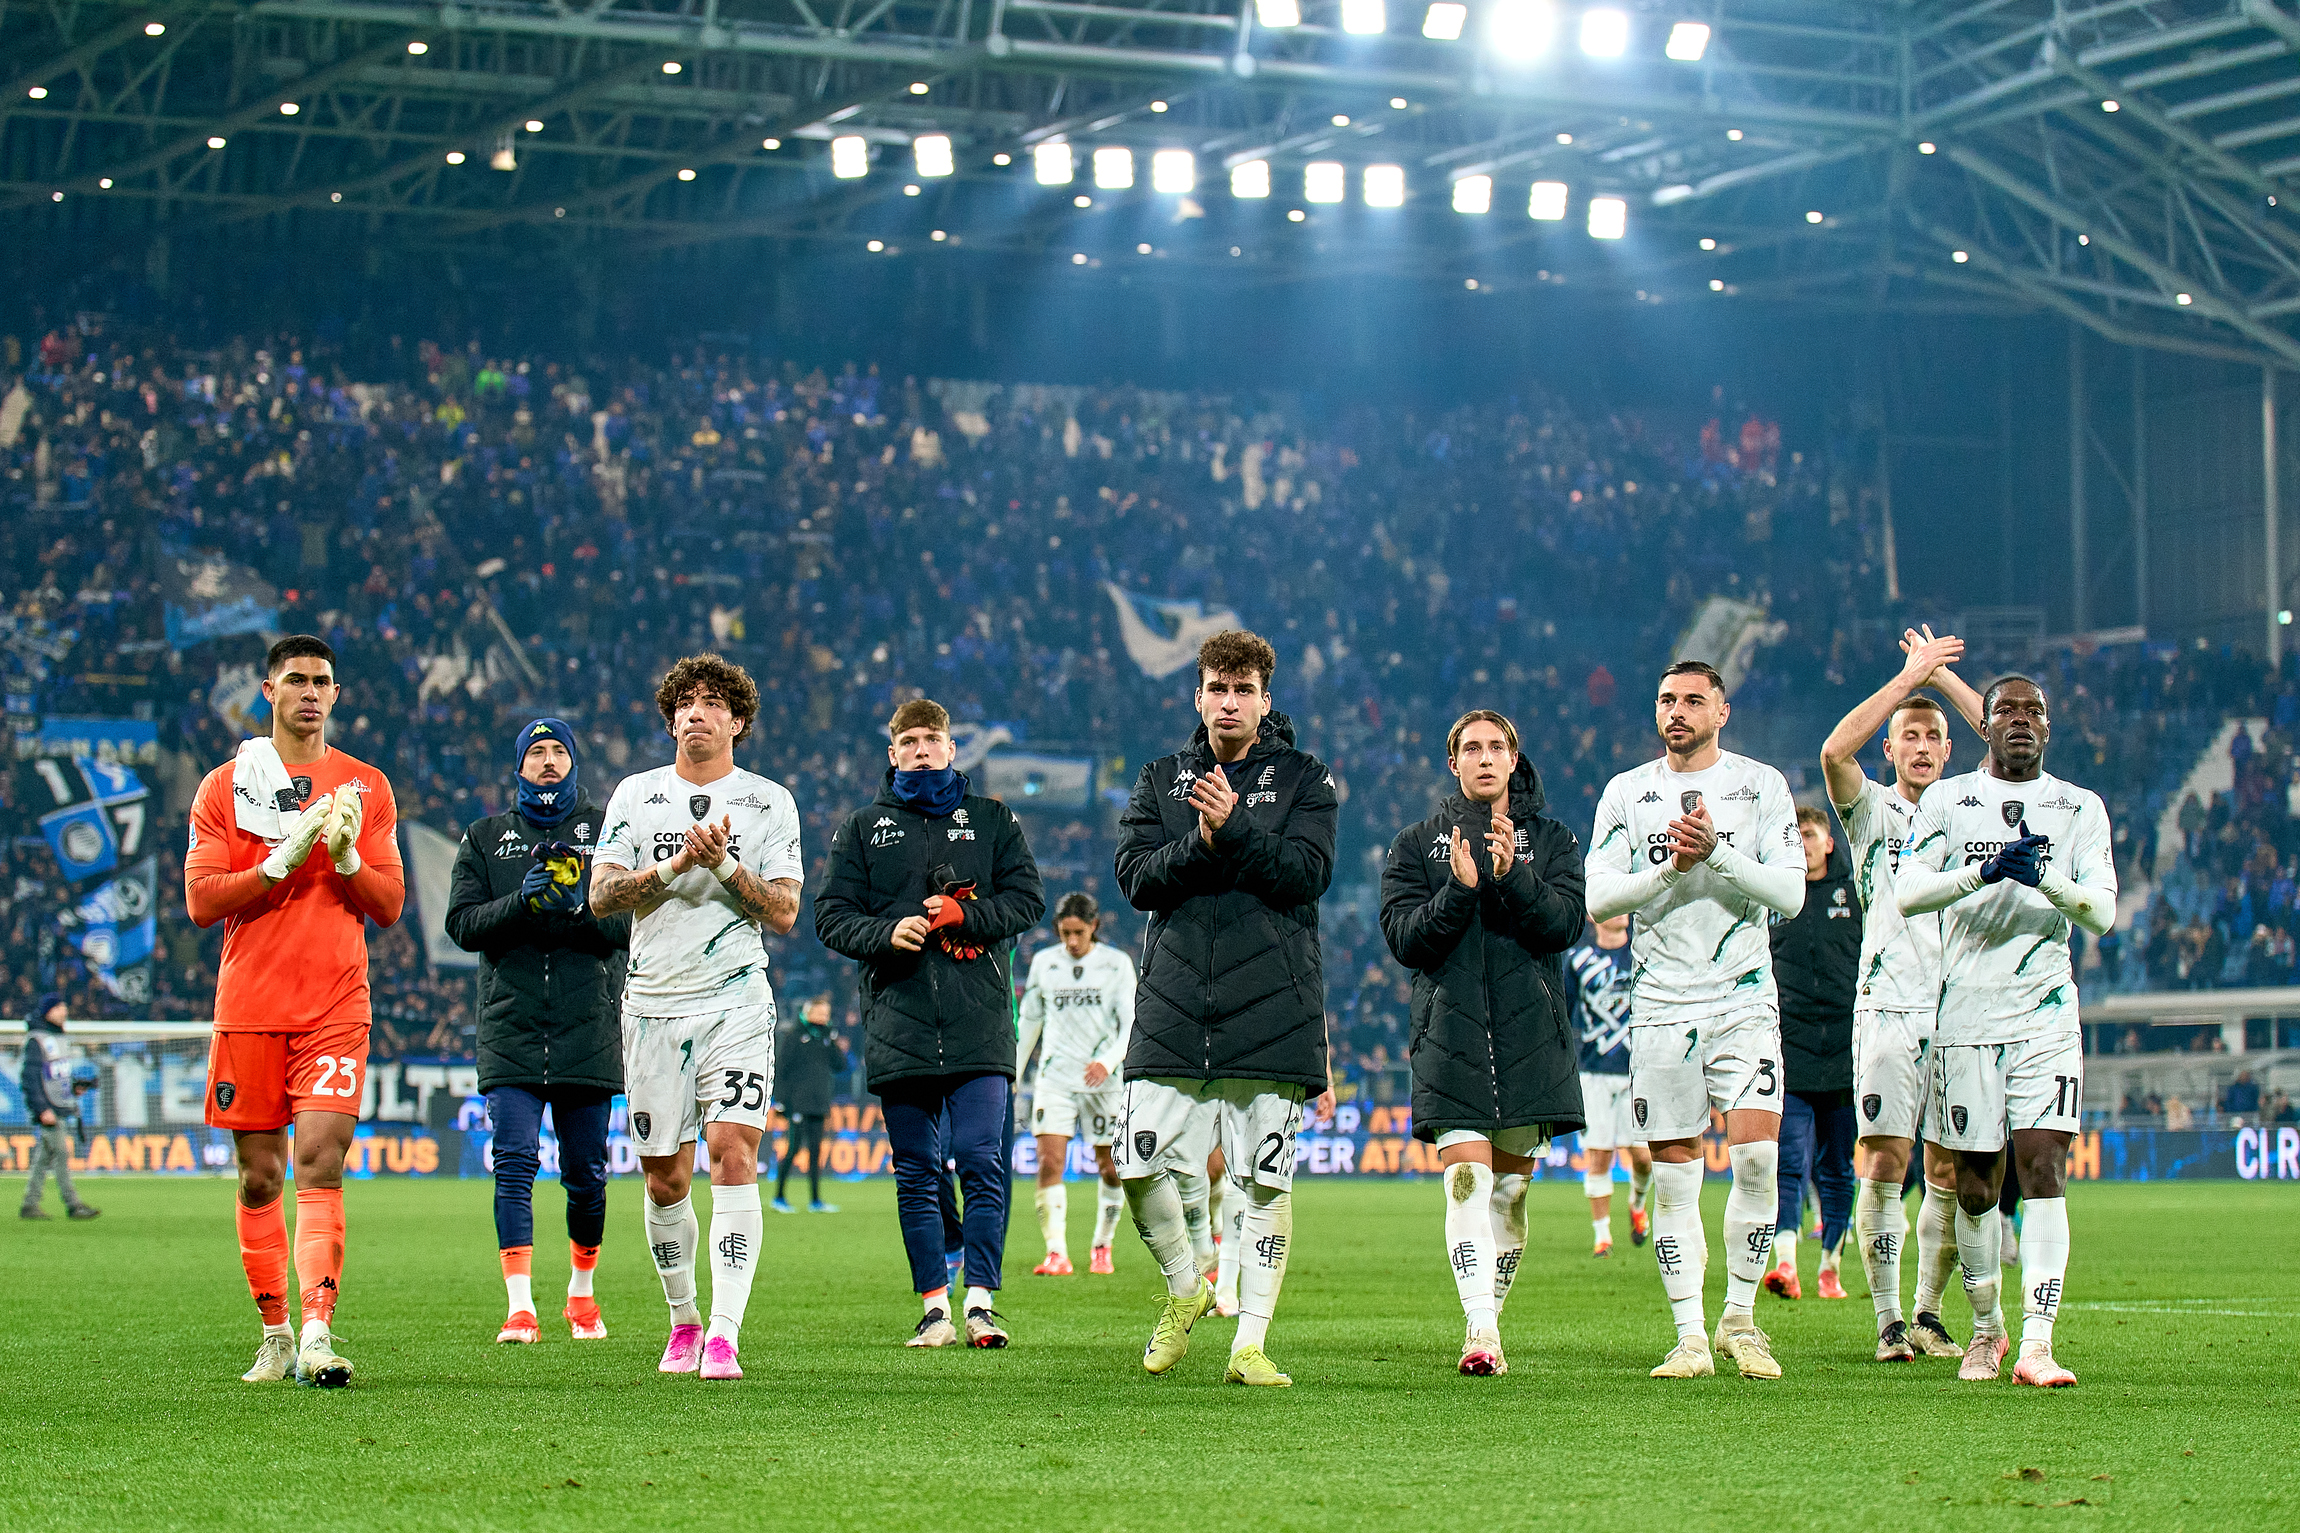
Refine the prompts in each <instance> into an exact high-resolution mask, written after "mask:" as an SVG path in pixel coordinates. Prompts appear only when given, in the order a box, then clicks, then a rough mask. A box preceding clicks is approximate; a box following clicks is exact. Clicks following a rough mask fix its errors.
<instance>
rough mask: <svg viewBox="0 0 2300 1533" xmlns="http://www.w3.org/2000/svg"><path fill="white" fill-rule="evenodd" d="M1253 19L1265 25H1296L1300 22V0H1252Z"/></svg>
mask: <svg viewBox="0 0 2300 1533" xmlns="http://www.w3.org/2000/svg"><path fill="white" fill-rule="evenodd" d="M1254 19H1255V20H1256V21H1259V22H1260V23H1261V24H1262V25H1263V26H1265V27H1298V26H1300V25H1301V24H1302V3H1301V0H1254Z"/></svg>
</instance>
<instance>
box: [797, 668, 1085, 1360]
mask: <svg viewBox="0 0 2300 1533" xmlns="http://www.w3.org/2000/svg"><path fill="white" fill-rule="evenodd" d="M887 734H888V736H889V738H890V739H891V741H892V744H890V745H889V746H888V747H887V759H888V760H889V762H891V763H892V765H891V766H890V767H889V769H888V771H887V774H886V781H885V782H884V784H883V785H881V787H880V788H879V791H878V797H877V798H875V799H873V800H872V801H871V802H870V803H869V804H866V805H865V806H864V807H862V808H860V809H858V810H856V811H855V812H854V813H853V814H850V815H848V816H847V817H846V821H845V823H843V824H842V825H840V826H839V828H838V832H837V834H836V835H834V836H833V837H832V838H831V865H830V872H829V874H828V876H827V877H826V879H825V880H824V883H823V886H822V888H821V889H820V890H819V891H818V892H817V893H816V895H815V936H816V937H818V938H819V939H821V941H822V944H823V946H824V947H827V948H829V949H830V950H831V951H832V952H834V953H843V954H845V955H846V956H847V957H849V958H852V959H854V960H856V961H857V962H858V963H860V964H861V965H862V1012H863V1066H864V1069H865V1071H866V1073H867V1074H868V1076H869V1078H870V1089H871V1090H872V1091H874V1092H876V1093H877V1094H878V1097H879V1100H880V1102H881V1104H882V1105H883V1108H884V1111H885V1115H886V1136H887V1143H888V1145H889V1147H890V1148H891V1149H892V1151H893V1153H894V1175H895V1206H896V1209H897V1211H898V1212H899V1214H900V1215H901V1219H902V1243H903V1249H904V1250H905V1251H906V1252H907V1253H908V1254H909V1256H910V1272H911V1286H912V1287H913V1288H915V1289H916V1290H917V1291H918V1292H919V1294H920V1295H921V1296H922V1297H923V1298H924V1300H925V1307H926V1315H925V1318H923V1319H922V1320H920V1321H919V1323H918V1330H917V1332H916V1334H914V1335H913V1336H912V1337H911V1339H910V1342H909V1343H908V1344H909V1345H911V1346H916V1347H944V1346H949V1345H950V1344H951V1343H953V1342H955V1341H957V1340H958V1339H959V1337H958V1329H957V1326H956V1325H954V1324H953V1322H952V1319H951V1316H952V1315H953V1314H954V1313H955V1314H960V1315H962V1317H963V1323H964V1325H965V1332H966V1342H967V1344H968V1345H969V1346H975V1347H1003V1346H1005V1345H1006V1342H1007V1334H1006V1329H1005V1327H1004V1325H1003V1324H1002V1323H1001V1322H1000V1318H999V1316H998V1314H997V1312H996V1311H995V1310H993V1309H992V1307H991V1294H992V1293H993V1292H995V1291H996V1290H997V1288H998V1286H999V1267H1000V1264H1001V1263H1002V1262H1003V1261H1004V1260H1005V1257H1006V1192H1007V1168H1006V1161H1005V1158H1004V1156H1003V1154H1002V1153H1001V1146H1002V1145H1003V1144H1004V1142H1005V1137H1006V1130H1007V1126H1008V1124H1009V1123H1010V1122H1011V1120H1012V1117H1013V1106H1012V1102H1013V1089H1014V981H1013V973H1012V953H1013V944H1014V939H1015V938H1016V937H1018V936H1020V935H1021V934H1022V933H1024V932H1026V931H1028V930H1029V929H1030V928H1031V927H1033V926H1036V925H1037V924H1038V921H1039V918H1040V917H1041V916H1043V915H1045V914H1046V892H1045V888H1044V886H1043V885H1042V884H1041V883H1040V881H1039V877H1038V864H1037V863H1036V862H1034V861H1032V860H1031V856H1030V848H1029V846H1028V845H1027V844H1026V843H1025V842H1024V840H1023V836H1022V825H1021V822H1020V821H1018V820H1016V819H1015V817H1014V812H1013V811H1012V810H1010V809H1008V808H1007V807H1006V806H1005V805H1004V804H1002V803H1000V802H999V801H998V800H996V799H994V798H982V797H979V796H977V795H975V794H972V793H969V792H968V791H967V781H966V776H965V774H964V773H961V772H959V771H957V770H956V769H955V768H953V767H952V765H951V761H952V758H953V757H954V756H955V754H956V751H955V749H954V748H953V746H952V745H951V740H950V715H949V714H948V713H947V712H945V711H944V710H943V708H942V706H941V705H940V704H938V703H935V702H932V701H929V700H928V699H926V698H914V699H912V700H911V701H909V702H906V703H904V704H903V705H902V706H901V707H899V708H897V709H896V710H895V712H894V717H893V718H892V719H890V720H888V721H887ZM946 1112H947V1113H948V1115H949V1123H950V1131H949V1134H948V1136H947V1137H948V1142H947V1143H945V1135H944V1134H943V1132H942V1131H941V1128H940V1124H941V1122H942V1120H943V1117H944V1114H945V1113H946ZM946 1157H947V1158H949V1159H952V1160H956V1161H957V1162H958V1180H959V1187H960V1190H961V1191H962V1192H963V1193H964V1194H965V1202H966V1211H965V1220H964V1222H965V1229H966V1282H967V1289H966V1298H965V1306H964V1309H963V1310H955V1309H954V1308H953V1307H952V1302H951V1301H952V1295H951V1294H950V1291H949V1289H950V1280H949V1276H948V1269H947V1268H946V1267H945V1266H944V1264H943V1249H942V1212H941V1208H940V1205H939V1203H938V1200H937V1192H938V1189H939V1188H940V1185H941V1182H942V1166H943V1162H944V1160H945V1158H946Z"/></svg>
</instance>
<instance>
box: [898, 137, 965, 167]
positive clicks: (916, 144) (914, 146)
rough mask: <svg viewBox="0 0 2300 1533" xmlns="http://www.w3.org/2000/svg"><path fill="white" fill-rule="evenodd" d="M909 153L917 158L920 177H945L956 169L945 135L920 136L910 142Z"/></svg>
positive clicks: (948, 139)
mask: <svg viewBox="0 0 2300 1533" xmlns="http://www.w3.org/2000/svg"><path fill="white" fill-rule="evenodd" d="M910 152H911V153H912V154H913V155H914V156H916V157H917V160H918V173H919V174H920V175H922V176H947V175H949V174H950V173H951V172H952V171H954V170H956V169H957V168H958V165H957V162H956V161H955V160H954V159H953V158H952V157H951V152H950V135H949V134H947V133H926V134H921V135H920V136H919V137H917V138H914V139H912V140H911V141H910Z"/></svg>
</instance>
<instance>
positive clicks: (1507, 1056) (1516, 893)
mask: <svg viewBox="0 0 2300 1533" xmlns="http://www.w3.org/2000/svg"><path fill="white" fill-rule="evenodd" d="M1543 803H1544V799H1543V796H1542V791H1541V778H1540V777H1539V775H1538V774H1536V773H1535V771H1534V770H1533V766H1532V764H1531V763H1530V762H1527V761H1524V760H1522V759H1521V760H1520V761H1519V762H1518V766H1517V770H1516V771H1514V772H1513V773H1511V774H1510V779H1509V817H1510V821H1511V823H1512V824H1514V825H1515V826H1516V828H1517V838H1516V840H1517V856H1516V860H1515V861H1514V862H1512V864H1511V865H1510V870H1509V872H1508V874H1506V875H1505V876H1503V877H1501V878H1498V879H1497V878H1495V877H1494V876H1493V865H1492V862H1491V861H1490V859H1489V858H1488V856H1487V854H1486V851H1485V836H1486V831H1487V830H1488V829H1489V828H1491V826H1492V824H1493V811H1492V809H1491V807H1490V806H1488V805H1485V804H1473V803H1471V802H1470V801H1469V799H1468V798H1467V797H1466V796H1464V795H1462V794H1459V793H1454V794H1449V795H1448V796H1447V797H1446V798H1445V799H1444V800H1442V801H1441V802H1440V803H1439V804H1438V807H1437V812H1436V813H1435V814H1433V815H1431V816H1430V817H1429V818H1428V819H1426V820H1423V821H1422V822H1421V823H1420V824H1418V825H1413V826H1409V827H1407V828H1406V829H1405V830H1403V831H1401V832H1399V833H1398V838H1397V840H1396V841H1394V842H1393V843H1391V845H1390V860H1389V865H1388V866H1387V867H1386V868H1384V869H1383V872H1382V936H1383V938H1384V939H1385V940H1387V941H1388V943H1389V947H1390V952H1391V954H1392V955H1393V956H1394V957H1396V959H1397V961H1398V962H1399V963H1401V964H1403V965H1405V967H1407V968H1408V969H1411V970H1413V971H1414V999H1413V1032H1412V1037H1413V1074H1414V1091H1413V1115H1414V1119H1413V1121H1414V1137H1415V1138H1417V1139H1424V1140H1433V1141H1434V1140H1435V1139H1436V1138H1437V1137H1438V1135H1440V1134H1442V1133H1445V1132H1447V1131H1448V1130H1452V1129H1472V1130H1475V1131H1476V1132H1478V1133H1481V1134H1488V1135H1490V1134H1493V1133H1494V1132H1496V1131H1498V1130H1500V1129H1505V1128H1522V1127H1525V1126H1527V1125H1529V1124H1536V1123H1541V1124H1547V1125H1549V1131H1550V1133H1551V1134H1553V1135H1556V1134H1566V1133H1571V1132H1573V1131H1574V1130H1576V1129H1579V1128H1580V1127H1582V1122H1583V1120H1582V1105H1581V1076H1580V1073H1579V1053H1578V1049H1577V1046H1576V1043H1575V1039H1574V1035H1573V1028H1572V1025H1571V1022H1570V1020H1569V1018H1568V1014H1567V1013H1568V1009H1569V997H1570V995H1571V991H1570V988H1569V985H1568V981H1567V979H1566V977H1565V967H1564V964H1563V962H1562V960H1561V959H1560V958H1559V956H1558V955H1559V954H1561V953H1563V952H1564V951H1565V950H1566V949H1567V948H1569V947H1571V946H1572V945H1573V944H1574V942H1575V941H1576V940H1577V939H1578V938H1579V937H1580V936H1581V928H1582V921H1583V918H1584V911H1585V906H1584V905H1583V895H1582V868H1581V845H1580V842H1579V841H1578V840H1577V839H1576V837H1575V836H1574V834H1573V832H1572V831H1570V830H1568V829H1567V828H1566V827H1565V826H1564V825H1562V824H1560V823H1559V822H1558V821H1556V820H1554V819H1551V818H1550V817H1549V816H1547V815H1545V814H1543V813H1542V812H1541V810H1542V807H1543ZM1456 826H1458V827H1460V829H1461V833H1462V837H1463V839H1464V840H1466V841H1468V842H1469V845H1470V850H1471V853H1472V854H1473V855H1474V856H1475V857H1476V858H1477V859H1478V874H1479V878H1478V885H1477V887H1476V888H1474V889H1472V888H1470V887H1469V886H1467V885H1465V884H1463V883H1460V882H1459V881H1457V880H1456V879H1455V878H1454V876H1453V868H1452V865H1451V863H1450V862H1449V860H1448V857H1447V841H1448V835H1449V833H1450V832H1451V831H1452V830H1453V829H1454V828H1455V827H1456Z"/></svg>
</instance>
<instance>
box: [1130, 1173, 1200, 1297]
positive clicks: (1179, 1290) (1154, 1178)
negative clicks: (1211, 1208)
mask: <svg viewBox="0 0 2300 1533" xmlns="http://www.w3.org/2000/svg"><path fill="white" fill-rule="evenodd" d="M1123 1186H1124V1187H1125V1190H1126V1206H1127V1207H1128V1208H1129V1209H1131V1210H1132V1211H1133V1214H1134V1229H1135V1232H1136V1233H1137V1234H1139V1235H1140V1236H1141V1237H1142V1243H1143V1244H1144V1245H1146V1246H1148V1247H1149V1248H1150V1256H1151V1259H1152V1260H1154V1261H1156V1262H1157V1263H1158V1270H1159V1271H1160V1272H1163V1273H1165V1274H1166V1291H1167V1292H1168V1293H1170V1294H1173V1295H1175V1296H1176V1297H1177V1298H1180V1297H1183V1296H1185V1295H1188V1294H1194V1293H1196V1292H1197V1291H1198V1284H1199V1282H1200V1279H1199V1277H1198V1267H1197V1263H1196V1262H1195V1261H1193V1260H1192V1259H1191V1256H1190V1228H1189V1226H1188V1225H1187V1224H1185V1223H1184V1222H1183V1219H1182V1195H1181V1194H1180V1193H1178V1192H1176V1191H1175V1190H1174V1178H1173V1176H1172V1175H1170V1174H1169V1173H1167V1172H1164V1171H1153V1172H1151V1173H1150V1174H1149V1175H1148V1176H1143V1177H1136V1178H1135V1179H1134V1180H1133V1181H1130V1182H1126V1183H1124V1184H1123Z"/></svg>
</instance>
